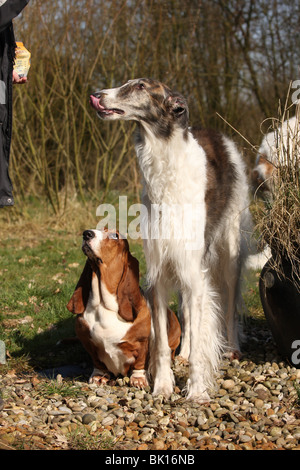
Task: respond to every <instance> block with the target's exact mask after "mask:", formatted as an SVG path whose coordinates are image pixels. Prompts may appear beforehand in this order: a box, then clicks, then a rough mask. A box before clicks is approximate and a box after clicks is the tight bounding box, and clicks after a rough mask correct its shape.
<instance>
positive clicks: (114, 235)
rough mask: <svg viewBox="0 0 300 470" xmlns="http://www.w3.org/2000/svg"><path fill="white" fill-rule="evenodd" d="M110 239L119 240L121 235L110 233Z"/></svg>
mask: <svg viewBox="0 0 300 470" xmlns="http://www.w3.org/2000/svg"><path fill="white" fill-rule="evenodd" d="M108 238H109V239H110V240H119V234H118V233H110V234H109V236H108Z"/></svg>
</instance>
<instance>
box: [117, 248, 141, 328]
mask: <svg viewBox="0 0 300 470" xmlns="http://www.w3.org/2000/svg"><path fill="white" fill-rule="evenodd" d="M117 299H118V305H119V315H120V316H121V317H122V318H123V319H124V320H125V321H134V319H135V318H136V316H137V314H138V310H139V308H140V299H141V296H140V286H139V262H138V260H137V259H136V258H134V257H133V256H132V255H131V254H130V253H128V262H125V265H124V272H123V276H122V278H121V281H120V284H119V286H118V290H117Z"/></svg>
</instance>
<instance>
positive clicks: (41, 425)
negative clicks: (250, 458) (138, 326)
mask: <svg viewBox="0 0 300 470" xmlns="http://www.w3.org/2000/svg"><path fill="white" fill-rule="evenodd" d="M252 334H253V336H254V337H255V341H253V342H252V343H251V335H250V340H249V341H247V343H246V346H247V347H248V353H247V350H246V352H245V357H244V358H243V359H242V360H240V361H239V360H237V359H234V360H232V361H230V360H229V359H224V360H223V362H222V364H221V367H220V371H219V374H218V376H217V386H216V389H215V390H214V391H212V393H211V401H210V402H209V403H208V404H197V403H194V402H188V401H186V400H185V394H184V390H183V388H184V385H185V381H186V379H187V376H188V367H187V365H185V364H183V363H182V362H181V361H179V360H177V359H176V360H175V363H174V366H173V371H174V375H175V378H176V389H175V391H174V393H173V394H172V395H171V397H170V399H169V400H165V399H164V398H163V397H162V396H158V397H154V396H153V395H152V393H151V389H150V388H147V390H138V389H136V388H134V387H130V384H129V381H128V380H127V378H122V379H117V380H116V381H112V382H111V383H108V384H106V385H104V386H101V387H97V386H95V385H94V384H88V383H87V381H85V380H82V381H79V380H77V381H74V382H73V384H74V387H76V388H77V389H78V395H77V396H75V397H74V396H73V395H72V397H68V396H67V397H66V396H60V395H59V394H56V395H55V396H53V395H49V396H47V395H45V394H41V393H40V390H39V387H40V385H41V384H42V383H44V382H47V380H49V379H47V378H44V377H43V378H41V377H38V376H36V375H35V374H33V375H32V376H30V374H29V375H28V377H25V378H24V376H22V377H18V375H17V374H16V373H15V372H14V371H9V372H7V373H3V374H2V375H0V388H1V398H0V411H1V414H0V449H1V448H7V447H12V448H14V447H17V446H18V443H19V442H21V441H22V443H23V444H22V445H23V446H24V449H33V450H34V449H38V450H46V449H47V450H51V449H66V450H69V449H74V446H75V444H74V437H73V436H74V435H76V436H77V437H76V439H78V436H81V439H82V442H81V446H82V445H84V442H85V439H86V437H85V436H86V435H87V433H88V435H89V436H90V437H91V438H92V437H93V438H95V443H96V444H95V446H96V445H99V442H103V443H105V445H106V446H109V447H108V448H110V449H116V450H126V449H130V450H132V449H133V450H156V451H164V450H184V449H186V450H190V449H199V450H200V449H207V450H212V449H220V450H241V449H243V450H252V449H267V450H272V449H287V450H292V449H299V447H300V446H299V441H300V402H299V401H300V400H299V398H297V392H296V389H295V384H298V387H299V386H300V385H299V381H300V370H299V369H295V368H293V367H291V366H290V365H288V364H286V363H284V362H282V361H281V360H280V359H279V358H278V357H277V352H276V349H275V348H274V345H272V344H273V343H272V340H271V339H270V335H269V334H268V333H266V332H264V330H261V329H257V330H255V332H253V333H252ZM259 341H261V347H259V344H260V343H259ZM253 345H254V346H253ZM247 357H248V358H247ZM5 367H7V366H5ZM66 380H68V379H64V378H62V377H60V378H59V382H60V386H61V387H63V385H64V382H65V381H66ZM103 445H104V444H103ZM5 446H6V447H5ZM95 448H98V447H95ZM80 449H82V447H80Z"/></svg>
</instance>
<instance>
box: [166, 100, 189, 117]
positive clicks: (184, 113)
mask: <svg viewBox="0 0 300 470" xmlns="http://www.w3.org/2000/svg"><path fill="white" fill-rule="evenodd" d="M167 106H168V108H169V111H170V113H171V114H172V115H173V116H174V118H175V119H178V120H180V123H181V124H187V121H188V118H189V108H188V104H187V102H186V100H185V99H184V98H183V96H181V95H178V94H175V95H170V96H168V98H167Z"/></svg>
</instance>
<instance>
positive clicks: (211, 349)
mask: <svg viewBox="0 0 300 470" xmlns="http://www.w3.org/2000/svg"><path fill="white" fill-rule="evenodd" d="M199 281H200V280H199ZM200 282H201V286H200V288H199V287H198V289H197V290H196V289H194V290H193V291H192V293H191V301H190V305H191V306H190V314H191V351H190V357H189V366H190V369H189V370H190V372H189V380H188V383H187V390H188V394H187V399H189V400H194V401H197V402H200V403H204V402H207V401H209V399H210V398H209V394H208V389H209V388H210V387H211V385H212V382H213V374H214V372H215V370H216V369H217V367H218V365H219V360H220V356H221V349H222V339H221V338H222V335H221V331H220V322H219V307H218V305H217V304H216V303H215V299H214V293H213V292H212V290H211V287H210V285H209V281H208V279H207V278H205V276H203V275H202V279H201V281H200Z"/></svg>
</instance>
